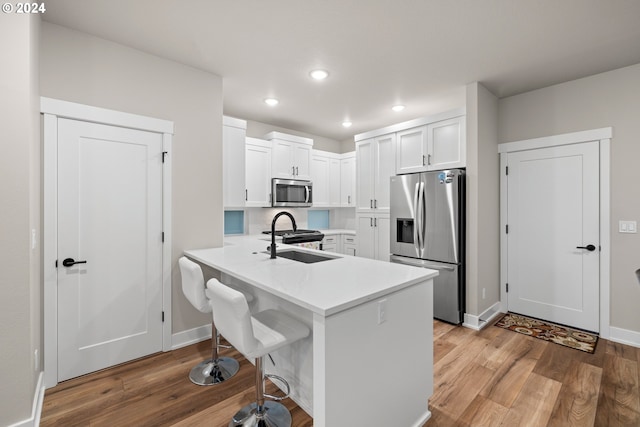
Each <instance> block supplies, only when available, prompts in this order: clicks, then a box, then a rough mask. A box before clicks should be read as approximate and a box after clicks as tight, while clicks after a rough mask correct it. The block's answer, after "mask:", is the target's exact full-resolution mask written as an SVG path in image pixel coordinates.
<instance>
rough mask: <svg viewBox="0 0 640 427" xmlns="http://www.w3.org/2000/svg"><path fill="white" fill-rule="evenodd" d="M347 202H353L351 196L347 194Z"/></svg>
mask: <svg viewBox="0 0 640 427" xmlns="http://www.w3.org/2000/svg"><path fill="white" fill-rule="evenodd" d="M347 204H348V205H350V204H351V196H347Z"/></svg>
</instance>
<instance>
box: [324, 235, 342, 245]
mask: <svg viewBox="0 0 640 427" xmlns="http://www.w3.org/2000/svg"><path fill="white" fill-rule="evenodd" d="M337 243H338V237H337V236H324V239H322V244H323V245H335V244H337Z"/></svg>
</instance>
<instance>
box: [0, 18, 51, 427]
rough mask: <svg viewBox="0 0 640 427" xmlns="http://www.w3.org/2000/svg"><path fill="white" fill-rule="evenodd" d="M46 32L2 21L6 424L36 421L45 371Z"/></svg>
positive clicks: (1, 368)
mask: <svg viewBox="0 0 640 427" xmlns="http://www.w3.org/2000/svg"><path fill="white" fill-rule="evenodd" d="M39 28H40V18H39V17H37V16H30V15H17V14H4V13H3V14H1V15H0V63H1V64H2V67H0V93H1V94H2V95H1V96H0V117H2V137H1V138H0V147H1V148H2V155H1V156H0V198H1V199H2V209H1V210H0V212H1V213H0V219H1V221H0V236H1V237H0V259H1V260H2V265H3V268H2V269H1V271H0V292H1V294H0V349H1V350H0V378H1V379H2V385H1V386H0V425H11V424H14V423H17V422H21V421H25V420H28V419H30V418H31V415H32V403H33V401H34V397H35V395H36V392H37V390H36V383H37V379H38V374H39V371H40V370H41V369H42V368H41V366H42V365H41V363H40V361H41V357H38V359H37V362H38V363H39V364H40V367H39V368H38V369H37V370H36V367H35V362H36V360H35V355H34V352H35V350H39V349H40V348H41V345H40V343H41V338H42V326H41V317H40V299H41V297H40V285H39V284H40V270H41V269H40V247H39V246H36V248H35V249H32V248H31V230H35V231H36V233H37V235H39V234H40V158H39V156H40V152H39V146H40V117H39V116H40V115H39V111H40V102H39V96H38V95H39V94H38V43H39V36H38V32H39ZM40 353H41V352H40Z"/></svg>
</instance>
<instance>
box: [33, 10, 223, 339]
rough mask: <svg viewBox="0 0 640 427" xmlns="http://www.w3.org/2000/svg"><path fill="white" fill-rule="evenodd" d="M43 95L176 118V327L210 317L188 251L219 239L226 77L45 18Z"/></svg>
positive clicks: (183, 327) (193, 324) (218, 243)
mask: <svg viewBox="0 0 640 427" xmlns="http://www.w3.org/2000/svg"><path fill="white" fill-rule="evenodd" d="M41 43H42V45H41V57H40V61H41V66H40V85H41V94H42V96H46V97H50V98H57V99H62V100H65V101H72V102H77V103H81V104H88V105H92V106H97V107H103V108H109V109H114V110H119V111H124V112H128V113H134V114H141V115H145V116H150V117H156V118H160V119H166V120H171V121H173V122H174V124H175V135H174V138H173V159H172V162H173V171H172V172H173V183H172V187H173V188H172V191H173V193H172V195H173V206H172V210H173V230H172V231H173V247H172V259H173V262H172V280H173V310H172V312H173V325H172V330H173V332H174V333H176V332H180V331H184V330H187V329H191V328H194V327H197V326H200V325H203V324H207V323H208V322H210V321H211V318H210V317H208V316H206V315H203V314H201V313H199V312H197V311H196V310H195V309H194V308H193V307H192V306H191V305H190V304H189V302H188V301H187V300H186V298H185V297H184V296H183V294H182V291H181V280H180V272H179V269H178V266H177V259H178V258H179V257H180V256H181V254H182V252H183V250H185V249H193V248H202V247H215V246H221V244H222V234H223V210H222V79H221V78H220V77H219V76H216V75H213V74H210V73H206V72H204V71H201V70H197V69H194V68H191V67H188V66H185V65H182V64H179V63H177V62H173V61H169V60H165V59H162V58H159V57H156V56H153V55H149V54H146V53H143V52H141V51H138V50H135V49H131V48H128V47H126V46H123V45H119V44H116V43H112V42H109V41H107V40H104V39H100V38H97V37H94V36H90V35H88V34H85V33H81V32H77V31H73V30H69V29H67V28H64V27H61V26H58V25H53V24H50V23H46V22H44V23H43V24H42V38H41Z"/></svg>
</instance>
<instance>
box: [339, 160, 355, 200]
mask: <svg viewBox="0 0 640 427" xmlns="http://www.w3.org/2000/svg"><path fill="white" fill-rule="evenodd" d="M355 205H356V153H355V151H353V152H350V153H344V154H342V158H341V159H340V206H342V207H354V206H355Z"/></svg>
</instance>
